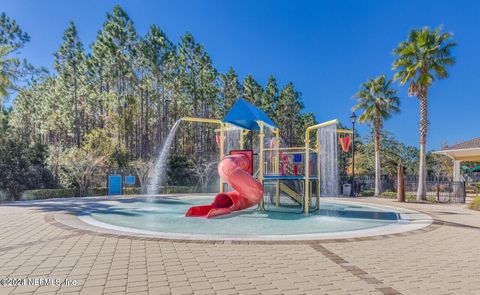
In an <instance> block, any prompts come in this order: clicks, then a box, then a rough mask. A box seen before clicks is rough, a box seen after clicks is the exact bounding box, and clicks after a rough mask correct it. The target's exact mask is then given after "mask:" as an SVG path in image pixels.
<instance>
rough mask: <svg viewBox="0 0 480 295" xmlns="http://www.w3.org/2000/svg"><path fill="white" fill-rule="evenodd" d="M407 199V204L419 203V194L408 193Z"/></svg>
mask: <svg viewBox="0 0 480 295" xmlns="http://www.w3.org/2000/svg"><path fill="white" fill-rule="evenodd" d="M405 199H407V202H415V201H417V194H415V193H406V194H405Z"/></svg>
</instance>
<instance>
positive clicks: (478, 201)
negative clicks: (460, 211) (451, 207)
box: [468, 197, 480, 211]
mask: <svg viewBox="0 0 480 295" xmlns="http://www.w3.org/2000/svg"><path fill="white" fill-rule="evenodd" d="M468 207H469V208H470V209H473V210H479V211H480V197H475V198H474V199H473V201H472V202H471V203H470V204H469V205H468Z"/></svg>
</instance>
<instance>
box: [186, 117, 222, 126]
mask: <svg viewBox="0 0 480 295" xmlns="http://www.w3.org/2000/svg"><path fill="white" fill-rule="evenodd" d="M180 120H182V121H187V122H199V123H214V124H220V125H222V124H223V123H222V121H220V120H217V119H207V118H194V117H183V118H181V119H180Z"/></svg>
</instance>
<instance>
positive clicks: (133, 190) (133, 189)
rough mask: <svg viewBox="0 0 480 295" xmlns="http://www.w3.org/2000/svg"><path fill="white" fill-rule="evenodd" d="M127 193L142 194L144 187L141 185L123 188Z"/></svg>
mask: <svg viewBox="0 0 480 295" xmlns="http://www.w3.org/2000/svg"><path fill="white" fill-rule="evenodd" d="M123 193H124V194H125V195H140V194H141V193H142V189H141V188H140V187H126V188H125V189H124V190H123Z"/></svg>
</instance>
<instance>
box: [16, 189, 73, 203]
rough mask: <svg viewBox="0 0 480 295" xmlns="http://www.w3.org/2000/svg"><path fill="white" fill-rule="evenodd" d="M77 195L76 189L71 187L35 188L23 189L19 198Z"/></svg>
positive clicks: (36, 198)
mask: <svg viewBox="0 0 480 295" xmlns="http://www.w3.org/2000/svg"><path fill="white" fill-rule="evenodd" d="M76 195H77V190H76V189H73V188H60V189H36V190H29V191H24V192H23V193H22V196H21V197H20V200H45V199H53V198H71V197H75V196H76Z"/></svg>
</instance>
